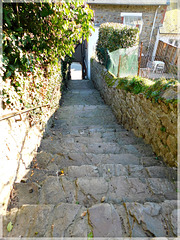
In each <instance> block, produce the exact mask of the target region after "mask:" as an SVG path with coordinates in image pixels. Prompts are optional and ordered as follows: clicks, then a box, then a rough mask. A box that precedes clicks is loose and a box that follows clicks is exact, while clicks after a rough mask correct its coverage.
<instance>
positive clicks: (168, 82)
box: [105, 72, 178, 105]
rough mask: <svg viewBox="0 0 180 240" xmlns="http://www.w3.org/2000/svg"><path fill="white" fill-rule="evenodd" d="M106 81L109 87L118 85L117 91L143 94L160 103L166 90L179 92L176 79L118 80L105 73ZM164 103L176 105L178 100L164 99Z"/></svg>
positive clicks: (134, 78) (132, 78)
mask: <svg viewBox="0 0 180 240" xmlns="http://www.w3.org/2000/svg"><path fill="white" fill-rule="evenodd" d="M105 81H106V83H107V85H108V86H109V87H113V86H114V85H116V88H117V89H123V90H126V91H127V92H131V93H134V94H139V93H141V94H143V95H144V96H145V97H146V98H147V99H150V100H151V101H152V102H158V101H159V100H160V101H161V100H162V99H163V97H162V96H163V94H164V93H165V90H166V89H168V88H172V89H175V90H177V86H178V80H176V79H165V78H160V79H156V80H152V79H147V78H142V77H138V76H134V77H132V76H129V77H122V78H116V77H114V76H113V75H112V74H110V73H109V72H106V73H105ZM163 102H164V103H174V104H175V105H176V104H177V99H171V100H167V99H163Z"/></svg>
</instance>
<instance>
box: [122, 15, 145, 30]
mask: <svg viewBox="0 0 180 240" xmlns="http://www.w3.org/2000/svg"><path fill="white" fill-rule="evenodd" d="M121 21H122V23H123V24H126V25H128V26H132V27H138V28H139V32H140V33H141V31H142V26H143V21H142V13H132V12H131V13H127V12H126V13H125V12H124V13H121Z"/></svg>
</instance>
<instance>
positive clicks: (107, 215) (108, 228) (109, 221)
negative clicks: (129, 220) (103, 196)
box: [88, 203, 122, 237]
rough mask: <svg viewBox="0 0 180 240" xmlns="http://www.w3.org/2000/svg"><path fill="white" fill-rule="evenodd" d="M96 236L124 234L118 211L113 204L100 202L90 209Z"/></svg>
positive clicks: (90, 218)
mask: <svg viewBox="0 0 180 240" xmlns="http://www.w3.org/2000/svg"><path fill="white" fill-rule="evenodd" d="M88 213H89V221H90V224H91V226H92V228H93V235H94V237H102V236H103V237H117V236H122V226H121V221H120V218H119V215H118V213H117V212H116V210H115V208H114V206H113V205H112V204H108V203H105V204H98V205H95V206H93V207H91V208H89V210H88Z"/></svg>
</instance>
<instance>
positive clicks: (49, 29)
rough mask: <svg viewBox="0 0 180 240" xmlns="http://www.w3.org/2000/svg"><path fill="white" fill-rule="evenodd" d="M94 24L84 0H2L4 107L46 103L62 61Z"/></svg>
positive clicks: (18, 108) (58, 76) (54, 84)
mask: <svg viewBox="0 0 180 240" xmlns="http://www.w3.org/2000/svg"><path fill="white" fill-rule="evenodd" d="M92 29H93V11H92V10H91V9H90V8H89V7H88V5H85V4H84V1H83V0H78V1H77V0H69V1H57V2H52V3H48V2H43V1H42V2H39V3H35V2H26V3H3V66H2V70H3V80H4V89H3V104H4V108H9V109H16V110H21V109H23V108H28V107H32V106H36V105H37V104H44V103H48V102H49V101H50V100H51V97H52V93H53V89H54V87H55V86H56V85H60V84H61V79H62V75H61V61H64V60H65V59H66V58H67V57H66V56H72V53H73V52H74V49H75V45H76V44H77V43H79V42H81V41H82V39H88V37H89V36H90V34H91V30H92Z"/></svg>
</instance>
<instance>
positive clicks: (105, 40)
mask: <svg viewBox="0 0 180 240" xmlns="http://www.w3.org/2000/svg"><path fill="white" fill-rule="evenodd" d="M138 33H139V29H138V28H136V27H129V26H126V25H124V24H120V23H103V24H101V25H100V28H99V37H98V41H97V45H96V52H97V57H98V60H99V62H100V63H101V64H103V65H105V66H106V62H107V59H108V53H107V50H108V51H109V52H113V51H115V50H117V49H119V48H128V47H133V46H135V45H136V44H138V41H139V39H138Z"/></svg>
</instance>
